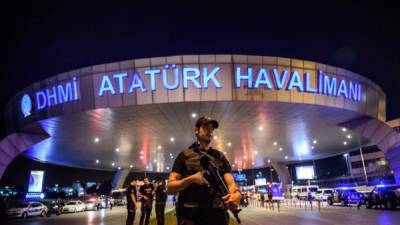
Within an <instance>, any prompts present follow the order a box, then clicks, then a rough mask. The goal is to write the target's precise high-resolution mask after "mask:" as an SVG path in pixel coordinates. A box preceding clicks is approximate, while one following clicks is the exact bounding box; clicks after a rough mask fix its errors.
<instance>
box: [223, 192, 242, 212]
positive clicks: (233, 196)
mask: <svg viewBox="0 0 400 225" xmlns="http://www.w3.org/2000/svg"><path fill="white" fill-rule="evenodd" d="M240 197H241V196H240V192H234V193H229V194H227V195H225V196H224V197H222V199H223V200H224V202H225V204H226V206H227V207H228V208H229V209H231V210H234V209H237V208H238V207H239V204H240Z"/></svg>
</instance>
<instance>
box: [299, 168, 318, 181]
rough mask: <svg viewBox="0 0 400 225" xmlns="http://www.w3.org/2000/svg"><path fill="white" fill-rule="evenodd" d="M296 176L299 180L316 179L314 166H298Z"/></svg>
mask: <svg viewBox="0 0 400 225" xmlns="http://www.w3.org/2000/svg"><path fill="white" fill-rule="evenodd" d="M296 177H297V179H298V180H309V179H314V178H315V175H314V166H297V167H296Z"/></svg>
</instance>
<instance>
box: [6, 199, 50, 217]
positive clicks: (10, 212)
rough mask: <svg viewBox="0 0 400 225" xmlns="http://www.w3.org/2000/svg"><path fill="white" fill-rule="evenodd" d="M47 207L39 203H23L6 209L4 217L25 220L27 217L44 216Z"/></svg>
mask: <svg viewBox="0 0 400 225" xmlns="http://www.w3.org/2000/svg"><path fill="white" fill-rule="evenodd" d="M47 211H48V209H47V206H45V205H43V204H42V203H40V202H23V203H18V204H16V205H15V206H13V207H11V208H9V209H7V211H6V216H8V217H21V218H27V217H28V216H45V215H46V213H47Z"/></svg>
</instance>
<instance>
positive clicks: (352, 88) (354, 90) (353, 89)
mask: <svg viewBox="0 0 400 225" xmlns="http://www.w3.org/2000/svg"><path fill="white" fill-rule="evenodd" d="M349 92H350V96H349V98H350V99H352V100H354V101H357V100H358V85H357V84H353V82H351V81H350V84H349Z"/></svg>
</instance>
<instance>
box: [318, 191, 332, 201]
mask: <svg viewBox="0 0 400 225" xmlns="http://www.w3.org/2000/svg"><path fill="white" fill-rule="evenodd" d="M332 193H333V189H332V188H320V189H318V191H317V192H316V193H315V200H318V201H326V200H328V197H329V196H331V195H332Z"/></svg>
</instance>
